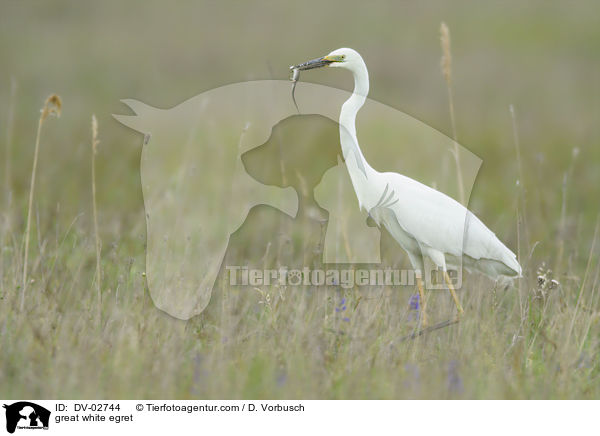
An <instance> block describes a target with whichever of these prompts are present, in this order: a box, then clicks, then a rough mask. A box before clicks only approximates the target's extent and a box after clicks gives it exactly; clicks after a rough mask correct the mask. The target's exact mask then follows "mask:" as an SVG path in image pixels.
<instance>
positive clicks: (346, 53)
mask: <svg viewBox="0 0 600 436" xmlns="http://www.w3.org/2000/svg"><path fill="white" fill-rule="evenodd" d="M363 64H364V62H363V60H362V58H361V57H360V55H359V54H358V52H357V51H356V50H352V49H351V48H338V49H337V50H334V51H332V52H331V53H329V54H328V55H327V56H323V57H321V58H317V59H313V60H311V61H308V62H304V63H303V64H298V65H294V66H292V67H290V68H293V69H298V70H300V71H304V70H312V69H313V68H320V67H337V68H346V69H348V70H352V69H354V68H356V67H359V66H361V65H363Z"/></svg>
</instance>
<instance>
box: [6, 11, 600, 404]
mask: <svg viewBox="0 0 600 436" xmlns="http://www.w3.org/2000/svg"><path fill="white" fill-rule="evenodd" d="M599 16H600V7H599V6H598V4H597V3H596V2H593V1H589V2H588V1H576V2H570V3H565V2H559V1H549V2H546V1H544V2H542V1H531V2H525V3H523V2H516V1H515V2H500V1H493V2H486V3H485V4H483V3H475V2H467V1H460V2H452V4H451V5H450V4H449V3H448V4H447V3H446V2H431V3H428V4H420V3H417V2H394V3H392V2H374V3H368V4H367V2H353V3H352V4H347V3H346V2H337V1H336V2H329V3H327V4H325V3H323V2H318V3H317V2H315V3H314V4H312V2H297V3H295V4H293V5H288V6H283V5H276V4H275V3H270V2H266V1H265V2H255V3H248V4H241V3H240V4H237V6H236V7H229V8H227V7H225V6H220V5H219V4H218V3H212V2H206V3H198V4H193V3H192V2H189V3H184V4H181V5H179V6H178V7H177V8H167V7H166V6H164V5H161V3H159V2H143V3H142V2H139V3H137V4H136V3H135V2H132V3H127V4H125V5H123V4H122V3H120V2H97V3H94V4H89V5H84V4H83V3H78V2H66V1H59V2H53V3H52V4H50V3H36V4H35V7H33V6H32V5H31V4H29V5H28V4H26V3H25V2H3V3H2V4H1V5H0V23H1V25H0V55H1V56H0V58H1V59H3V61H2V66H1V67H0V144H1V149H0V162H1V165H0V176H1V177H0V183H1V186H2V189H1V192H0V200H1V203H0V204H1V206H0V244H1V252H0V347H1V349H2V353H1V354H0V397H3V398H98V397H101V398H142V397H143V398H178V399H189V398H311V399H312V398H314V399H317V398H324V399H329V398H334V399H350V398H357V399H360V398H400V399H405V398H432V399H437V398H440V399H446V398H448V399H450V398H452V399H455V398H476V399H492V398H500V399H517V398H519V399H529V398H538V399H547V398H548V399H549V398H573V399H589V398H596V399H597V398H600V357H599V356H600V322H599V321H600V295H599V294H600V224H599V223H600V221H599V217H600V202H599V199H600V126H599V124H598V119H600V79H599V77H600V74H599V73H600V26H599V25H598V17H599ZM441 21H445V22H446V23H448V26H449V28H450V31H451V36H452V62H453V71H452V74H453V92H454V106H455V108H454V109H455V114H456V131H457V135H458V140H459V142H460V143H461V144H462V145H463V146H464V147H466V148H467V149H468V150H470V151H471V152H472V153H474V154H475V155H477V156H479V157H480V158H481V159H482V161H483V165H482V166H481V168H480V171H479V173H478V175H477V180H476V182H475V184H474V187H473V191H472V194H471V196H470V202H469V207H470V209H471V210H473V211H474V212H475V213H476V214H477V215H478V216H480V217H481V218H482V220H483V221H484V222H485V223H486V224H487V225H488V226H489V227H490V228H491V229H492V230H494V232H495V233H496V234H497V235H498V236H499V237H500V239H501V240H503V241H504V242H505V243H506V245H507V246H509V247H510V248H511V249H513V251H515V252H517V253H518V255H519V258H520V261H521V265H522V266H523V269H524V274H523V278H522V279H519V280H517V281H515V282H514V284H513V285H512V286H508V287H504V286H500V285H497V284H495V283H494V282H492V281H490V280H488V279H486V278H484V277H480V276H478V275H468V276H467V277H466V278H465V284H464V286H463V288H462V289H461V290H460V292H459V294H460V298H461V299H462V302H463V306H464V307H465V311H466V315H465V317H464V318H463V319H462V320H461V322H460V323H459V324H457V325H452V326H450V327H447V328H445V329H440V330H437V331H435V332H432V333H430V334H427V335H424V336H422V337H420V338H417V339H415V340H408V341H402V340H401V338H402V337H403V336H404V335H406V334H408V333H410V332H411V331H412V328H414V317H413V320H411V319H410V318H411V315H414V314H413V313H412V312H411V310H410V307H409V298H410V296H411V295H412V294H413V293H414V291H415V290H414V289H412V288H402V289H394V288H391V287H384V288H374V289H369V290H365V289H348V290H344V289H337V290H328V291H323V292H321V291H319V290H311V289H308V290H306V289H302V290H299V289H293V288H287V289H279V288H266V287H265V288H261V289H259V290H258V291H257V290H254V289H243V290H240V289H236V288H230V287H229V286H228V285H227V284H226V283H224V281H222V280H221V281H219V282H218V284H217V286H216V287H215V289H214V290H213V298H212V300H211V303H210V304H209V306H208V307H207V309H206V310H205V312H203V313H202V314H201V315H199V316H197V317H194V318H193V319H191V320H189V321H181V320H177V319H174V318H172V317H170V316H168V315H166V314H165V313H163V312H161V311H159V310H157V309H156V308H155V307H154V305H153V303H152V300H151V298H150V296H149V292H148V289H147V285H146V277H145V243H146V234H145V232H146V229H145V220H144V214H145V211H144V203H143V198H142V189H141V184H140V155H141V143H142V137H141V135H139V134H138V133H135V132H133V131H132V130H130V129H128V128H126V127H124V126H122V125H121V124H119V123H118V122H117V121H115V120H114V119H113V118H112V117H111V114H113V113H127V109H126V108H125V107H124V106H123V105H122V104H121V103H119V100H120V99H123V98H136V99H138V100H141V101H144V102H146V103H148V104H151V105H153V106H156V107H161V108H169V107H173V106H175V105H177V104H179V103H181V102H182V101H184V100H186V99H188V98H190V97H192V96H194V95H197V94H199V93H200V92H203V91H207V90H209V89H212V88H215V87H218V86H222V85H225V84H229V83H234V82H241V81H245V80H255V79H270V78H274V79H286V78H287V76H288V68H287V67H288V65H290V64H293V63H298V62H302V61H305V60H307V59H312V58H314V57H316V56H320V55H323V54H326V53H328V52H329V51H331V50H333V49H335V48H337V47H341V46H349V47H353V48H355V49H357V50H358V51H359V52H361V54H362V55H363V57H364V58H365V61H366V62H367V65H368V66H369V72H370V79H371V94H370V96H371V98H373V99H374V100H377V101H380V102H382V103H385V104H386V105H389V106H391V107H394V108H397V109H398V110H400V111H403V112H406V113H408V114H410V115H412V116H414V117H415V118H417V119H420V120H422V121H423V122H424V123H426V124H427V125H429V126H432V127H433V128H436V129H438V130H440V131H441V132H444V133H446V134H448V135H452V127H451V124H450V116H449V109H448V96H447V91H446V83H445V81H444V77H443V75H442V72H441V70H440V57H441V49H440V42H439V26H440V22H441ZM302 79H303V80H308V81H314V82H317V83H321V84H326V85H330V86H335V87H338V88H344V89H351V82H350V78H349V76H346V75H341V74H335V73H333V74H332V72H331V71H329V72H328V71H315V72H314V74H312V75H310V77H309V76H308V75H306V76H303V78H302ZM53 93H56V94H58V95H60V96H61V99H62V114H61V117H60V118H58V119H55V118H53V117H48V118H47V119H46V120H45V121H44V123H43V126H42V130H41V135H40V142H39V155H38V162H37V170H36V182H35V190H34V192H33V197H32V207H31V219H30V224H29V227H30V230H29V235H28V237H29V240H30V242H29V250H28V263H27V265H28V267H27V287H26V294H25V299H24V301H23V305H22V307H21V298H22V292H23V270H24V264H23V261H24V257H25V245H26V244H25V240H26V238H27V235H26V233H27V231H26V229H27V227H28V223H27V221H28V219H27V217H28V212H29V207H28V206H29V195H30V183H31V175H32V165H33V160H34V150H35V145H36V133H37V129H38V120H39V118H40V112H39V111H40V109H41V108H42V106H43V103H44V101H45V99H46V97H47V96H48V95H50V94H53ZM510 105H513V106H514V108H515V111H514V113H515V116H514V124H515V126H516V128H515V126H513V119H512V117H511V113H510V111H509V106H510ZM92 114H95V115H96V116H97V119H98V125H99V130H98V138H99V141H100V142H99V143H98V145H97V154H96V156H95V159H96V162H95V165H96V174H95V184H96V195H97V223H98V229H99V238H100V240H101V251H100V270H101V277H102V280H101V282H100V285H101V286H100V287H99V288H100V293H101V295H102V305H101V307H99V305H98V288H97V284H98V283H99V282H97V278H96V269H97V265H96V262H97V257H96V245H95V244H96V240H95V230H94V212H93V201H92V128H91V117H92ZM393 128H394V126H381V127H380V126H378V125H365V126H361V125H360V123H359V124H358V132H359V139H360V135H361V129H364V131H365V132H366V131H369V130H370V131H373V129H375V130H377V129H380V132H381V139H382V140H384V139H385V138H386V137H387V136H386V135H387V134H388V131H387V130H386V129H393ZM515 136H516V137H517V141H515ZM517 143H518V145H517ZM364 151H365V155H366V156H367V158H369V151H368V149H367V148H366V146H365V150H364ZM388 152H389V155H390V156H393V157H394V159H395V160H396V161H398V162H401V161H402V155H400V154H399V150H398V149H397V148H396V149H394V148H392V147H390V148H389V151H388ZM518 156H519V157H518ZM306 158H307V159H310V156H306ZM519 162H520V165H519ZM417 172H418V171H417ZM517 181H518V183H517ZM234 200H235V199H234ZM251 218H252V217H251ZM255 218H256V217H255ZM301 218H302V219H303V225H306V226H311V225H315V224H314V222H311V218H310V216H309V214H308V212H307V215H306V216H304V215H303V216H302V217H301ZM269 222H271V221H269V220H268V219H265V220H262V219H254V221H252V222H251V225H252V226H254V227H252V229H253V230H254V231H253V232H251V231H250V230H248V229H247V230H246V231H245V232H244V231H243V230H244V229H242V230H241V231H240V232H239V233H238V234H236V235H235V237H234V242H235V244H236V247H237V249H238V251H237V252H236V254H235V255H236V256H238V259H244V258H247V257H251V256H253V255H254V254H255V253H254V252H253V249H254V248H255V247H256V246H255V245H253V244H255V242H256V238H255V234H256V233H259V234H260V233H261V232H269V231H270V227H269V225H268V223H269ZM261 223H262V226H263V227H260V226H261ZM249 225H250V224H249ZM259 242H260V241H259ZM253 247H254V248H253ZM302 247H303V245H302V244H300V249H299V250H298V251H295V252H293V253H295V255H294V256H292V258H291V259H290V260H291V262H294V263H295V264H303V263H305V262H306V256H305V253H304V252H303V251H302ZM239 256H241V257H239ZM390 256H392V258H393V259H394V262H397V263H398V264H400V265H406V259H405V256H404V255H403V254H402V253H401V252H400V251H397V252H394V253H392V254H391V255H390ZM275 261H277V259H275ZM552 280H555V283H553V282H552ZM342 299H345V301H344V303H341V301H342ZM451 304H452V303H451V300H450V298H449V297H448V296H443V295H437V294H436V295H433V296H432V298H431V301H430V304H429V311H430V317H432V318H434V319H436V320H439V321H441V320H444V319H447V318H448V316H449V315H450V314H451V308H452V306H451ZM341 305H345V306H346V309H345V310H344V313H343V315H342V314H340V312H339V311H336V308H338V309H339V308H340V307H341ZM343 318H348V321H345V320H344V319H343Z"/></svg>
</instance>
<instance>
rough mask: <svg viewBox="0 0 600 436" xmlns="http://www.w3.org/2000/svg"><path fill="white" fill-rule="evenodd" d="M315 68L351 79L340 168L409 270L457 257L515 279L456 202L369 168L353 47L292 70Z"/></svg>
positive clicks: (509, 255) (510, 257)
mask: <svg viewBox="0 0 600 436" xmlns="http://www.w3.org/2000/svg"><path fill="white" fill-rule="evenodd" d="M321 66H329V67H335V68H344V69H346V70H349V71H350V72H352V74H353V76H354V92H353V93H352V96H351V97H350V98H349V99H348V100H347V101H346V102H345V103H344V104H343V105H342V109H341V112H340V123H339V124H340V142H341V146H342V152H343V155H344V158H345V160H346V166H347V168H348V172H349V174H350V178H351V180H352V185H353V187H354V190H355V192H356V195H357V197H358V203H359V206H360V207H361V208H364V209H365V210H366V211H368V212H369V214H370V215H371V217H372V218H373V219H374V220H375V222H377V224H378V225H383V226H384V227H385V228H386V229H387V230H388V231H389V233H390V234H391V235H392V236H393V237H394V239H395V240H396V241H397V242H398V243H399V244H400V245H401V246H402V248H403V249H404V250H405V251H406V252H407V253H408V255H409V257H410V260H411V263H412V265H413V267H414V268H415V270H416V271H417V272H419V273H420V272H422V271H423V258H424V257H428V258H429V259H431V260H432V261H433V263H434V264H436V265H437V266H438V267H440V268H443V270H444V271H446V267H447V265H452V266H457V267H459V266H460V265H461V259H462V264H463V265H464V266H465V267H466V268H467V269H475V270H478V271H480V272H482V273H484V274H486V275H488V276H491V277H494V278H496V277H498V276H520V275H521V266H520V265H519V263H518V261H517V258H516V256H515V254H514V253H513V252H512V251H511V250H509V249H508V248H507V247H506V246H505V245H504V244H503V243H502V242H501V241H500V240H499V239H498V238H497V237H496V235H495V234H494V233H493V232H492V231H491V230H490V229H488V228H487V227H486V226H485V225H484V224H483V223H482V222H481V220H480V219H479V218H477V217H476V216H475V215H474V214H473V213H471V212H470V211H468V210H467V209H466V208H465V207H464V206H463V205H462V204H460V203H459V202H457V201H456V200H454V199H452V198H451V197H449V196H447V195H445V194H443V193H441V192H439V191H436V190H435V189H433V188H430V187H429V186H426V185H424V184H422V183H419V182H417V181H416V180H413V179H411V178H409V177H406V176H403V175H401V174H397V173H391V172H386V173H381V172H378V171H376V170H375V169H373V168H372V167H371V166H370V165H369V163H368V162H367V160H366V159H365V158H364V156H363V154H362V151H361V149H360V147H359V145H358V139H357V137H356V125H355V122H356V114H357V113H358V111H359V110H360V108H361V107H362V106H363V104H364V102H365V100H366V98H367V94H368V92H369V74H368V71H367V67H366V65H365V63H364V61H363V59H362V57H361V56H360V55H359V54H358V53H357V52H356V51H355V50H353V49H350V48H341V49H338V50H335V51H333V52H331V53H330V54H329V55H327V56H325V57H323V58H319V59H315V60H313V61H309V62H306V63H305V64H301V65H297V66H296V67H295V68H298V69H300V70H304V69H312V68H316V67H321ZM449 286H450V287H451V285H449ZM451 290H452V289H451ZM453 296H454V293H453ZM455 301H456V303H457V307H459V310H461V309H460V305H459V304H458V301H457V300H456V299H455Z"/></svg>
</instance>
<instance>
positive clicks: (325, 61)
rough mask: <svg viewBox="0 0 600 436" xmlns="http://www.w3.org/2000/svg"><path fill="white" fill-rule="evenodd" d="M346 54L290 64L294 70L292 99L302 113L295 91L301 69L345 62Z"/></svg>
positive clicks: (291, 78) (292, 70)
mask: <svg viewBox="0 0 600 436" xmlns="http://www.w3.org/2000/svg"><path fill="white" fill-rule="evenodd" d="M343 61H344V56H323V57H321V58H317V59H313V60H310V61H308V62H304V63H302V64H298V65H292V66H290V70H291V72H292V76H291V77H290V80H291V81H292V83H293V84H292V101H293V102H294V106H296V110H297V111H298V113H300V109H298V104H297V103H296V97H295V95H294V92H295V91H296V83H297V82H298V79H299V78H300V71H306V70H312V69H314V68H321V67H326V66H327V65H329V64H331V63H333V62H343Z"/></svg>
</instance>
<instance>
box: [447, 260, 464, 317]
mask: <svg viewBox="0 0 600 436" xmlns="http://www.w3.org/2000/svg"><path fill="white" fill-rule="evenodd" d="M444 279H445V280H446V284H447V285H448V289H449V290H450V294H451V295H452V299H453V300H454V304H455V305H456V310H458V314H457V315H456V318H457V319H460V317H461V316H462V315H463V314H464V313H465V311H464V309H463V308H462V306H461V304H460V301H459V300H458V295H456V291H455V290H454V286H453V285H452V280H451V279H450V276H449V275H448V273H447V272H446V271H444Z"/></svg>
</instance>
